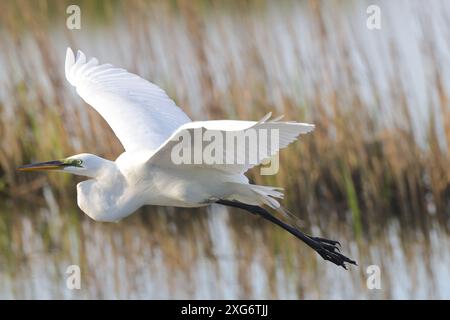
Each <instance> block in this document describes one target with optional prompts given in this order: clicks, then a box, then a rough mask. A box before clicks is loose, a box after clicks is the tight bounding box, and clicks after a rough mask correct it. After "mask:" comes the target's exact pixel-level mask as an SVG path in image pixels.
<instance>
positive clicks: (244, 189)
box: [229, 183, 304, 227]
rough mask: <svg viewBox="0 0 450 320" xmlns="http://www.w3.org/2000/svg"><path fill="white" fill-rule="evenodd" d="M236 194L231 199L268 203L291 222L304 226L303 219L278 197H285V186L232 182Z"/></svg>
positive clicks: (259, 203) (256, 203)
mask: <svg viewBox="0 0 450 320" xmlns="http://www.w3.org/2000/svg"><path fill="white" fill-rule="evenodd" d="M232 184H233V189H234V190H235V194H234V195H233V196H232V197H230V198H229V200H235V201H239V202H242V203H246V204H250V205H264V204H265V205H267V206H269V207H271V208H272V209H274V210H276V211H277V212H278V213H280V214H281V215H283V216H285V217H286V218H288V219H289V220H290V221H291V223H293V224H295V225H297V226H299V227H303V224H304V223H303V221H301V219H300V218H299V217H297V216H296V215H294V214H293V213H291V212H290V211H289V210H288V209H286V208H285V207H283V206H282V205H281V204H280V203H279V202H278V200H277V199H283V197H284V194H283V188H278V187H271V186H261V185H256V184H243V183H232Z"/></svg>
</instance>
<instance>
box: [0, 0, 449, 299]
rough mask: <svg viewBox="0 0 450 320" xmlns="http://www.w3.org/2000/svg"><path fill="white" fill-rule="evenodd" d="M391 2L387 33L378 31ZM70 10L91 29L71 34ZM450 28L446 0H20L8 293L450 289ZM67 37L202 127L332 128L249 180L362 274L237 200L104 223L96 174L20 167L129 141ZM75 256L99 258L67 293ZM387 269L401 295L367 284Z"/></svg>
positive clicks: (5, 232)
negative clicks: (117, 132)
mask: <svg viewBox="0 0 450 320" xmlns="http://www.w3.org/2000/svg"><path fill="white" fill-rule="evenodd" d="M374 3H375V4H377V5H378V6H379V7H380V8H381V18H382V20H381V23H382V24H381V26H382V28H381V30H369V29H367V27H366V19H367V17H368V14H367V13H366V9H367V7H368V6H369V5H370V4H374ZM70 4H77V5H79V6H80V8H81V29H80V30H69V29H67V28H66V19H67V17H68V14H67V13H66V8H67V6H68V5H70ZM449 22H450V3H448V2H446V1H444V0H442V1H437V0H435V1H429V2H426V3H425V2H422V1H401V0H396V1H370V2H369V1H351V0H348V1H344V0H342V1H337V0H336V1H287V0H283V1H276V2H275V1H257V0H254V1H243V0H242V1H206V0H193V1H188V0H173V1H143V0H133V1H109V0H103V1H101V0H96V1H44V0H39V1H30V0H21V1H14V2H13V1H5V2H2V3H1V4H0V37H1V41H0V144H1V147H0V203H1V205H0V297H7V298H10V297H26V298H33V297H44V298H47V297H48V298H58V297H59V298H92V297H93V298H105V297H106V298H107V297H113V298H115V297H125V298H126V297H135V298H173V297H199V298H230V297H231V298H416V297H420V298H426V297H435V298H442V297H447V298H449V297H450V271H449V270H450V268H449V263H450V256H449V253H450V250H449V240H450V237H449V234H448V229H449V221H450V219H449V216H450V172H449V170H448V168H449V167H450V158H449V148H450V108H449V94H450V78H449V76H450V70H449V64H448V63H447V61H449V58H450V45H449V43H448V41H447V39H448V37H449V35H450V34H449V31H448V30H449ZM67 46H71V47H72V48H74V49H77V48H80V49H82V50H83V51H84V52H85V53H86V54H87V55H88V56H96V57H98V58H99V60H100V61H101V62H104V63H105V62H110V63H113V64H115V65H117V66H121V67H124V68H126V69H128V70H130V71H132V72H135V73H137V74H139V75H141V76H143V77H144V78H146V79H149V80H151V81H152V82H154V83H156V84H158V85H159V86H161V87H162V88H164V89H165V90H166V91H167V92H168V94H169V95H170V96H171V97H173V98H174V100H175V101H176V102H177V104H178V105H179V106H181V107H182V108H183V109H184V110H185V111H186V112H187V113H188V114H189V115H190V116H191V118H192V119H194V120H204V119H220V118H230V119H242V120H244V119H251V120H255V119H259V118H261V117H262V116H263V115H264V114H266V113H267V112H269V111H273V112H274V114H276V115H278V114H284V115H285V119H286V120H296V121H301V122H310V123H314V124H315V125H316V130H315V131H314V132H313V133H312V134H310V135H307V136H304V137H302V139H300V140H301V141H299V142H297V143H295V144H293V145H291V146H290V147H289V148H288V149H286V150H283V151H282V152H281V159H280V167H281V169H280V172H279V173H278V174H277V175H274V176H260V175H259V174H258V170H257V169H256V170H253V171H251V172H249V177H250V178H251V180H252V181H253V182H255V183H260V184H267V185H276V186H282V187H284V188H285V189H286V200H285V201H284V204H285V205H286V206H287V207H288V208H289V209H290V210H291V211H292V212H295V214H297V215H298V217H299V218H300V219H301V220H302V221H303V222H304V225H305V228H306V229H307V230H308V229H309V231H310V232H314V233H315V234H322V235H324V236H327V237H328V238H333V239H338V240H340V241H341V243H342V244H343V251H344V252H346V253H349V256H351V257H353V258H356V259H357V260H358V262H359V264H360V267H359V268H353V269H352V270H351V271H349V272H348V273H343V272H342V271H341V270H338V269H337V268H336V267H335V266H333V265H331V264H328V263H325V262H323V261H321V260H320V258H318V259H316V258H317V257H316V255H315V253H314V252H312V251H311V250H308V249H307V248H305V247H304V246H302V245H301V244H300V245H299V244H298V243H297V241H296V240H295V239H292V237H291V236H290V235H289V234H285V233H283V232H282V231H279V230H277V229H275V228H274V227H272V226H271V225H266V224H265V223H264V222H260V221H259V220H258V219H255V218H254V217H250V216H248V217H247V216H245V215H244V214H242V213H241V212H238V211H233V213H232V214H229V213H228V212H227V211H226V210H222V209H220V208H218V207H214V208H212V209H211V210H210V212H206V211H205V210H203V209H202V210H174V209H172V208H146V209H143V210H141V212H140V213H139V214H137V215H135V216H133V217H130V218H127V219H126V220H125V221H124V222H121V223H120V224H118V225H114V224H111V225H108V224H100V223H97V224H95V223H94V222H92V221H90V220H89V219H88V218H87V217H85V216H84V215H83V214H82V212H81V211H80V210H79V209H77V208H76V207H75V203H76V202H75V196H76V194H75V183H76V182H77V181H78V179H77V178H75V177H72V176H69V175H61V174H26V175H25V174H18V173H17V172H16V171H15V168H16V167H17V166H18V165H20V164H23V163H29V162H31V161H35V160H42V161H44V160H50V159H56V158H61V157H66V156H69V155H72V154H76V153H80V152H90V153H95V154H98V155H100V156H102V157H105V158H109V159H115V158H116V157H117V156H118V155H119V154H120V153H121V152H122V147H121V145H120V144H119V142H118V140H117V139H116V138H115V136H114V135H113V133H112V131H111V129H110V128H109V127H108V125H107V124H106V122H104V120H103V119H102V118H101V117H100V116H99V115H98V114H96V113H95V111H94V110H92V109H91V108H90V107H89V106H88V105H86V104H85V103H84V102H83V101H82V100H81V99H80V98H79V97H78V96H77V95H76V93H74V90H72V88H70V87H69V85H68V84H67V83H66V80H65V78H64V67H63V66H64V57H65V49H66V47H67ZM214 212H218V213H220V214H214ZM70 264H79V265H81V266H82V270H86V271H85V273H84V275H85V276H84V278H83V281H84V282H83V283H85V286H86V288H85V289H84V290H81V291H80V292H73V291H68V290H67V289H65V286H64V276H65V275H64V270H65V269H64V268H65V267H66V266H67V265H70ZM371 264H377V265H380V267H382V270H383V274H384V278H383V279H384V280H383V282H382V283H383V289H382V290H378V291H377V290H375V291H371V290H368V289H367V288H366V286H365V279H366V277H367V274H366V272H365V271H366V267H367V266H368V265H371ZM250 271H251V272H250ZM108 274H109V275H110V276H108Z"/></svg>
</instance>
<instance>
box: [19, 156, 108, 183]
mask: <svg viewBox="0 0 450 320" xmlns="http://www.w3.org/2000/svg"><path fill="white" fill-rule="evenodd" d="M109 162H110V161H108V160H105V159H103V158H100V157H98V156H96V155H93V154H89V153H81V154H77V155H74V156H71V157H68V158H65V159H60V160H52V161H46V162H38V163H32V164H27V165H23V166H20V167H18V168H17V170H19V171H57V172H68V173H72V174H76V175H80V176H86V177H90V178H95V177H97V176H99V175H100V172H101V171H102V169H104V168H105V167H106V166H107V163H109Z"/></svg>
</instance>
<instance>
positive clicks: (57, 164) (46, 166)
mask: <svg viewBox="0 0 450 320" xmlns="http://www.w3.org/2000/svg"><path fill="white" fill-rule="evenodd" d="M63 167H65V164H64V162H62V161H60V160H53V161H47V162H39V163H32V164H26V165H24V166H20V167H18V168H17V170H18V171H44V170H58V169H62V168H63Z"/></svg>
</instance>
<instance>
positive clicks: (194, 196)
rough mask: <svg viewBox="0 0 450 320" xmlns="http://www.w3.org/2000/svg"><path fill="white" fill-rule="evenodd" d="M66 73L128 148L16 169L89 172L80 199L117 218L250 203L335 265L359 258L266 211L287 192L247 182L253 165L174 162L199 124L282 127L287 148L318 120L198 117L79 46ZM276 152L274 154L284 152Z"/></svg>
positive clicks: (92, 211)
mask: <svg viewBox="0 0 450 320" xmlns="http://www.w3.org/2000/svg"><path fill="white" fill-rule="evenodd" d="M65 74H66V78H67V80H68V81H69V83H70V84H71V85H73V86H74V87H75V88H76V91H77V93H78V94H79V95H80V97H81V98H82V99H83V100H84V101H85V102H87V103H88V104H89V105H91V106H92V107H93V108H94V109H95V110H96V111H97V112H98V113H99V114H100V115H101V116H102V117H103V118H104V119H105V120H106V121H107V122H108V124H109V125H110V126H111V128H112V130H113V131H114V133H115V135H116V136H117V137H118V139H119V140H120V142H121V143H122V145H123V147H124V149H125V152H124V153H122V154H121V155H120V156H119V157H118V158H117V159H116V161H110V160H106V159H103V158H101V157H98V156H96V155H93V154H87V153H83V154H78V155H74V156H71V157H68V158H66V159H62V160H55V161H48V162H41V163H35V164H30V165H25V166H21V167H19V168H18V169H19V170H21V171H35V170H56V171H60V172H68V173H72V174H75V175H80V176H85V177H88V178H90V179H88V180H85V181H83V182H80V183H79V184H78V185H77V202H78V206H79V207H80V208H81V210H83V211H84V212H85V213H86V214H87V215H88V216H89V217H91V218H92V219H94V220H96V221H118V220H120V219H122V218H124V217H126V216H128V215H130V214H131V213H133V212H134V211H136V210H137V209H139V208H140V207H142V206H144V205H158V206H175V207H191V208H195V207H203V206H207V205H210V204H212V203H218V204H221V205H225V206H230V207H237V208H241V209H244V210H246V211H248V212H251V213H252V214H256V215H259V216H261V217H263V218H264V219H267V220H269V221H271V222H273V223H275V224H277V225H278V226H280V227H282V228H284V229H285V230H287V231H288V232H290V233H291V234H293V235H295V236H296V237H298V238H299V239H301V240H302V241H304V242H305V243H306V244H307V245H308V246H310V247H311V248H313V249H314V250H315V251H316V252H318V253H319V255H320V256H321V257H322V258H324V259H326V260H329V261H331V262H333V263H335V264H336V265H340V266H343V267H344V268H345V267H346V265H345V263H351V264H356V263H355V262H354V261H353V260H351V259H349V258H347V257H346V256H344V255H342V254H341V253H340V252H339V249H338V245H339V243H338V242H337V241H333V240H328V239H324V238H318V237H312V236H309V235H307V234H305V233H303V232H301V231H300V230H298V229H296V228H294V227H292V226H290V225H288V224H286V223H284V222H283V221H281V220H279V219H278V218H276V217H275V216H274V215H272V214H271V213H269V211H267V210H266V209H264V208H263V207H262V205H268V206H269V207H271V208H273V209H275V210H278V211H279V212H282V213H286V211H285V210H284V209H283V208H282V207H281V206H280V204H279V203H278V201H277V200H276V199H275V198H282V196H283V194H282V192H281V191H280V189H279V188H274V187H268V186H259V185H253V184H250V183H249V181H248V178H247V177H246V176H245V175H244V173H245V172H246V171H247V170H248V169H249V168H250V167H251V166H252V164H249V163H245V164H231V165H230V164H217V163H214V164H206V163H200V164H193V165H192V164H191V165H189V164H175V163H174V162H173V161H172V159H171V151H172V148H173V147H174V144H175V142H174V139H173V137H174V136H177V135H180V133H181V134H182V133H190V132H191V131H193V130H194V129H196V128H204V129H206V130H213V131H215V132H220V133H223V132H226V131H239V132H246V130H249V129H265V128H267V129H277V130H278V132H279V146H278V149H281V148H283V147H286V146H287V145H288V144H289V143H291V142H293V141H294V140H296V138H297V137H298V136H299V135H300V134H303V133H307V132H310V131H312V130H313V128H314V126H313V125H310V124H305V123H296V122H281V121H278V120H272V121H270V120H269V119H268V117H265V118H264V119H262V120H260V121H258V122H256V121H232V120H218V121H196V122H193V121H191V119H190V118H189V117H188V116H187V115H186V114H185V113H184V112H183V111H182V110H181V109H180V108H179V107H178V106H177V105H176V104H175V103H174V102H173V101H172V100H171V99H170V98H169V97H168V96H167V94H166V93H165V92H164V91H163V90H162V89H161V88H159V87H158V86H156V85H155V84H153V83H150V82H148V81H147V80H144V79H143V78H141V77H139V76H137V75H135V74H132V73H129V72H127V71H126V70H124V69H119V68H115V67H113V66H112V65H110V64H99V62H98V60H97V59H96V58H91V59H90V60H88V59H86V56H85V55H84V54H83V52H81V51H78V52H77V55H76V57H75V55H74V53H73V52H72V50H71V49H70V48H68V49H67V54H66V62H65ZM271 151H273V152H272V153H270V154H268V155H269V156H271V155H273V153H276V152H278V150H271ZM227 152H229V150H225V153H227ZM244 152H245V150H244ZM262 160H264V159H262V158H261V159H258V161H257V163H261V161H262ZM257 163H256V164H257ZM253 165H254V164H253Z"/></svg>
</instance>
